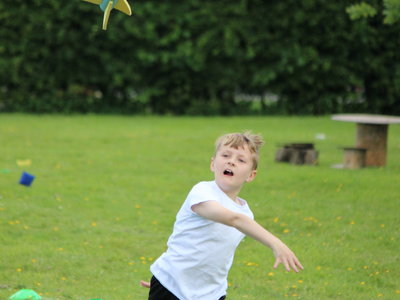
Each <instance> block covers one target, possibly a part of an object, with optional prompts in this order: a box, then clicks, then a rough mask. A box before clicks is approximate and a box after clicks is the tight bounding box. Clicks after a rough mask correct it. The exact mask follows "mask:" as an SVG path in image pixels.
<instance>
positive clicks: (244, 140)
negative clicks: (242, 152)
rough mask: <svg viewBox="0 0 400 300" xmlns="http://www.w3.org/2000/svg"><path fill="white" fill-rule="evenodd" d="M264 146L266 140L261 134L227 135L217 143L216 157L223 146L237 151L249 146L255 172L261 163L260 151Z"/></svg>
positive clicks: (248, 132) (247, 132) (235, 133)
mask: <svg viewBox="0 0 400 300" xmlns="http://www.w3.org/2000/svg"><path fill="white" fill-rule="evenodd" d="M263 144H264V140H263V138H262V136H261V135H260V134H253V133H251V131H245V132H243V133H238V132H234V133H227V134H224V135H223V136H220V137H219V138H218V139H217V141H216V142H215V154H214V156H215V155H216V154H217V152H218V150H219V149H220V148H221V146H230V147H233V148H235V149H238V148H239V147H242V148H244V147H245V146H247V147H248V148H249V150H250V152H251V154H252V156H253V170H256V169H257V166H258V161H259V150H260V148H261V146H262V145H263Z"/></svg>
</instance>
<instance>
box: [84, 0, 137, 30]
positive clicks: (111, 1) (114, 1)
mask: <svg viewBox="0 0 400 300" xmlns="http://www.w3.org/2000/svg"><path fill="white" fill-rule="evenodd" d="M83 1H86V2H90V3H94V4H97V5H99V6H100V8H101V10H102V11H104V17H103V30H107V24H108V18H109V17H110V12H111V10H112V9H113V8H116V9H118V10H119V11H122V12H123V13H124V14H127V15H128V16H130V15H132V10H131V7H130V6H129V3H128V1H127V0H83Z"/></svg>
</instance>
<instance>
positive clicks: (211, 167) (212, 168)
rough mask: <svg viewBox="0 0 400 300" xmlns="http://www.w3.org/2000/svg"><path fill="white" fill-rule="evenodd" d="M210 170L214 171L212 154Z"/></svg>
mask: <svg viewBox="0 0 400 300" xmlns="http://www.w3.org/2000/svg"><path fill="white" fill-rule="evenodd" d="M210 170H211V172H214V156H213V157H211V162H210Z"/></svg>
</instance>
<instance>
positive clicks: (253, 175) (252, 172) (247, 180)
mask: <svg viewBox="0 0 400 300" xmlns="http://www.w3.org/2000/svg"><path fill="white" fill-rule="evenodd" d="M256 175H257V170H252V171H251V173H250V175H249V177H247V179H246V182H252V181H253V180H254V178H256Z"/></svg>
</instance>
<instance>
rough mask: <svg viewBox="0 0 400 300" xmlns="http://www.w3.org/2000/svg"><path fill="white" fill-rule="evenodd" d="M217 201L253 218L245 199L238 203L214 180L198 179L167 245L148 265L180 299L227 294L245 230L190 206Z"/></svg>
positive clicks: (197, 299) (211, 299) (209, 299)
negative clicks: (236, 254) (231, 270)
mask: <svg viewBox="0 0 400 300" xmlns="http://www.w3.org/2000/svg"><path fill="white" fill-rule="evenodd" d="M210 200H211V201H217V202H218V203H220V204H221V205H222V206H224V207H225V208H227V209H230V210H232V211H234V212H237V213H242V214H245V215H247V216H249V217H250V218H254V216H253V213H252V212H251V210H250V208H249V206H248V205H247V202H246V201H245V200H243V199H239V201H240V202H241V205H240V204H237V203H236V202H234V201H233V200H232V199H231V198H229V197H228V196H227V195H226V194H225V193H224V192H223V191H222V190H221V189H220V188H219V187H218V185H217V184H216V183H215V181H208V182H200V183H198V184H196V185H195V186H194V187H193V188H192V190H191V191H190V192H189V195H188V196H187V198H186V200H185V202H184V203H183V205H182V207H181V209H180V210H179V212H178V214H177V216H176V221H175V224H174V230H173V233H172V235H171V236H170V238H169V240H168V249H167V251H166V252H165V253H163V254H162V255H161V256H160V257H159V258H158V259H157V260H156V261H155V262H154V264H152V265H151V267H150V270H151V272H152V273H153V275H154V276H155V277H156V278H157V279H158V280H159V281H160V282H161V284H162V285H163V286H164V287H166V288H167V289H168V290H169V291H170V292H172V293H173V294H174V295H175V296H176V297H178V298H179V299H180V300H217V299H219V298H220V297H222V296H224V295H226V289H227V286H228V281H227V277H228V271H229V269H230V267H231V265H232V262H233V257H234V254H235V250H236V248H237V246H238V245H239V243H240V241H241V240H242V239H243V238H244V234H243V233H241V232H240V231H238V230H237V229H235V228H233V227H230V226H227V225H223V224H221V223H217V222H214V221H211V220H208V219H206V218H203V217H201V216H199V215H197V214H196V213H194V212H193V211H192V209H191V207H192V206H193V205H195V204H198V203H201V202H204V201H210Z"/></svg>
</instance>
